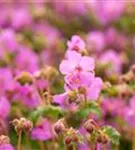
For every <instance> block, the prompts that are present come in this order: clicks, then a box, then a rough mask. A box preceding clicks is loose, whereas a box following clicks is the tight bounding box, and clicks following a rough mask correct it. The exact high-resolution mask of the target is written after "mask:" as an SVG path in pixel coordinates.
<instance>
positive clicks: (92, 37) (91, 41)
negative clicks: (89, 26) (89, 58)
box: [87, 31, 105, 51]
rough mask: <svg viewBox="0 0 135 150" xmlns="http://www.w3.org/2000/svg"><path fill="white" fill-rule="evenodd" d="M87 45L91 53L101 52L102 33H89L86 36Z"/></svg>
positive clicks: (102, 47) (103, 38)
mask: <svg viewBox="0 0 135 150" xmlns="http://www.w3.org/2000/svg"><path fill="white" fill-rule="evenodd" d="M87 43H88V46H89V48H90V50H91V51H102V50H103V49H104V47H105V37H104V33H102V32H100V31H93V32H90V33H89V34H88V36H87Z"/></svg>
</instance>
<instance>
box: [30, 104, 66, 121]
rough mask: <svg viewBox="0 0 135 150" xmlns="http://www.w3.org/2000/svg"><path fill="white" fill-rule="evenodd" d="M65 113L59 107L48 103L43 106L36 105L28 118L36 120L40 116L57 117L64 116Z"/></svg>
mask: <svg viewBox="0 0 135 150" xmlns="http://www.w3.org/2000/svg"><path fill="white" fill-rule="evenodd" d="M65 113H66V112H65V111H64V110H63V109H61V108H60V107H55V106H52V105H48V106H45V107H38V108H37V109H36V110H35V111H32V112H31V113H30V119H31V120H32V121H33V122H36V121H37V120H38V118H39V117H40V116H43V117H52V118H58V117H59V116H64V114H65Z"/></svg>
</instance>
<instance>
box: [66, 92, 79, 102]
mask: <svg viewBox="0 0 135 150" xmlns="http://www.w3.org/2000/svg"><path fill="white" fill-rule="evenodd" d="M68 97H69V102H70V103H72V102H75V101H76V99H77V93H76V91H74V90H73V91H70V92H68Z"/></svg>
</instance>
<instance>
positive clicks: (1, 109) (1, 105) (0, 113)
mask: <svg viewBox="0 0 135 150" xmlns="http://www.w3.org/2000/svg"><path fill="white" fill-rule="evenodd" d="M9 113H10V103H9V101H8V100H7V99H6V98H5V97H1V98H0V118H3V119H4V118H6V117H8V115H9Z"/></svg>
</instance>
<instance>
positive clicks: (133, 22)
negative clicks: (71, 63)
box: [0, 0, 135, 150]
mask: <svg viewBox="0 0 135 150" xmlns="http://www.w3.org/2000/svg"><path fill="white" fill-rule="evenodd" d="M73 35H79V36H80V37H81V38H82V39H83V40H84V41H85V43H86V49H87V50H88V52H89V55H91V56H93V57H94V58H95V60H96V64H97V65H96V74H97V75H98V76H100V77H102V79H103V80H104V81H105V82H106V81H109V82H110V83H111V84H114V85H115V84H117V79H118V77H119V76H121V75H122V74H125V73H127V72H128V71H129V69H130V67H131V66H132V65H133V64H134V63H135V1H126V0H125V1H124V0H123V1H122V0H120V1H118V0H84V1H83V0H65V1H62V0H50V1H49V0H48V1H41V0H39V1H34V0H33V1H29V2H26V1H23V0H16V1H8V0H7V1H1V2H0V97H2V96H3V95H4V96H5V95H6V97H8V98H9V99H14V98H15V97H13V95H12V93H13V92H12V91H14V90H15V89H14V85H13V84H14V83H13V78H14V76H15V75H17V74H18V73H20V72H22V71H28V72H30V73H34V72H36V71H38V70H39V69H41V68H42V67H44V66H46V65H51V66H53V67H56V68H57V69H58V66H59V64H60V62H61V60H62V59H63V57H64V53H65V51H66V49H67V44H66V43H67V41H68V40H70V39H71V37H72V36H73ZM61 79H62V78H59V79H57V80H58V81H57V83H59V86H58V85H57V86H56V89H54V91H53V92H54V93H56V92H57V91H58V92H61V91H62V85H63V81H62V80H61ZM133 83H135V81H133ZM134 85H135V84H133V86H134ZM120 89H123V86H122V87H120ZM128 90H129V88H127V87H124V92H125V91H128ZM7 91H8V92H7ZM9 91H10V92H9ZM124 94H125V93H124ZM14 96H16V95H14ZM24 104H25V105H27V102H24ZM34 106H35V104H34ZM34 106H33V107H34ZM134 106H135V86H134V87H133V91H132V95H130V96H129V95H128V96H127V95H126V96H125V95H124V96H123V97H109V98H108V97H107V98H105V99H104V101H103V104H102V107H103V117H102V120H104V121H103V122H105V123H107V124H111V125H113V126H115V127H116V128H117V129H118V130H119V132H120V134H121V135H122V138H121V141H120V149H121V150H130V149H131V147H132V145H133V142H132V141H134V139H135V133H133V131H134V130H135V126H134V125H135V107H134ZM134 142H135V141H134ZM134 144H135V143H134Z"/></svg>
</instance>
